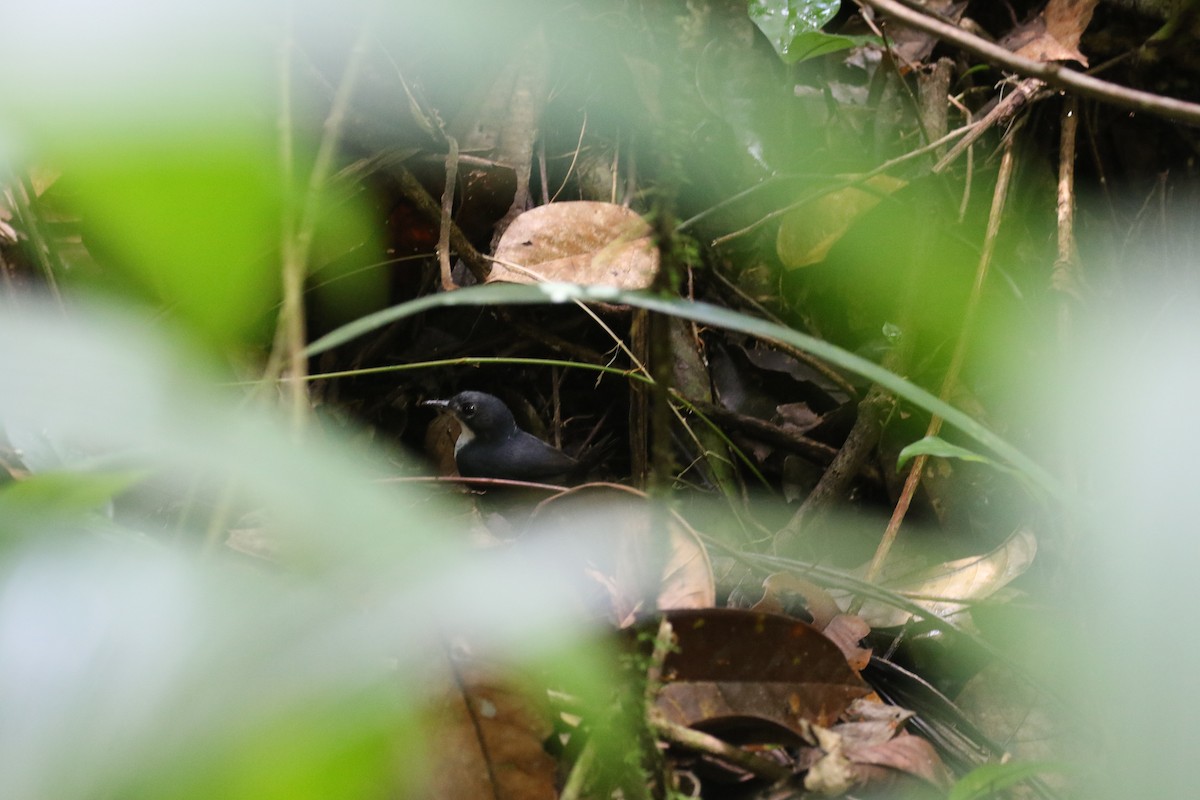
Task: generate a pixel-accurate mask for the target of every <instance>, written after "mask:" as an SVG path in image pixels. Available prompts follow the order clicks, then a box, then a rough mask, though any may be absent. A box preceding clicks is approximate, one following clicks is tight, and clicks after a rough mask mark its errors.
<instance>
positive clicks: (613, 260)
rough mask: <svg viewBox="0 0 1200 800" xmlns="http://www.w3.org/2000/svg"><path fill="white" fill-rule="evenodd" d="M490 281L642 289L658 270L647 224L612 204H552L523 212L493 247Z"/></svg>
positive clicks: (581, 201) (656, 255)
mask: <svg viewBox="0 0 1200 800" xmlns="http://www.w3.org/2000/svg"><path fill="white" fill-rule="evenodd" d="M495 258H496V262H495V264H494V265H493V267H492V272H491V274H490V275H488V282H489V283H492V282H496V281H504V282H508V283H539V282H541V281H565V282H568V283H578V284H583V285H586V286H616V287H618V288H621V289H646V288H648V287H649V286H650V284H651V283H652V282H653V281H654V275H655V273H657V272H658V249H657V248H656V247H655V246H654V244H653V242H652V241H651V239H650V226H649V225H648V224H647V223H646V221H645V220H644V219H642V218H641V217H640V216H638V214H637V213H636V212H634V211H631V210H630V209H628V208H625V207H623V206H619V205H614V204H612V203H597V202H592V201H587V200H580V201H576V202H570V203H551V204H549V205H545V206H538V207H537V208H533V209H530V210H529V211H526V212H525V213H524V214H521V215H520V216H519V217H517V218H516V219H515V220H513V222H512V224H511V225H509V226H508V229H507V230H505V232H504V236H503V237H501V239H500V243H499V244H498V245H497V247H496V256H495Z"/></svg>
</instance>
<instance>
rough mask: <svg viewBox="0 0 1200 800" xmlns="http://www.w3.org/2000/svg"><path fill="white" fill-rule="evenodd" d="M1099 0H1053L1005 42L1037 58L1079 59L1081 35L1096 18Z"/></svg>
mask: <svg viewBox="0 0 1200 800" xmlns="http://www.w3.org/2000/svg"><path fill="white" fill-rule="evenodd" d="M1097 2H1098V0H1050V2H1049V3H1047V4H1046V7H1045V8H1044V9H1042V11H1041V13H1039V14H1038V15H1037V16H1035V17H1033V18H1032V19H1031V20H1029V21H1028V22H1025V23H1022V24H1021V25H1020V26H1018V27H1017V28H1016V29H1014V30H1013V31H1012V32H1011V33H1009V34H1008V36H1006V37H1004V40H1003V41H1002V42H1001V44H1003V45H1004V46H1005V47H1007V48H1008V49H1009V50H1012V51H1013V52H1015V53H1016V54H1017V55H1019V56H1023V57H1025V58H1028V59H1031V60H1033V61H1078V62H1079V63H1080V64H1082V65H1083V66H1085V67H1086V66H1087V65H1088V60H1087V57H1086V56H1084V54H1083V53H1081V52H1079V38H1080V37H1081V36H1082V35H1083V32H1084V31H1085V30H1087V26H1088V23H1090V22H1091V21H1092V12H1093V11H1095V10H1096V4H1097Z"/></svg>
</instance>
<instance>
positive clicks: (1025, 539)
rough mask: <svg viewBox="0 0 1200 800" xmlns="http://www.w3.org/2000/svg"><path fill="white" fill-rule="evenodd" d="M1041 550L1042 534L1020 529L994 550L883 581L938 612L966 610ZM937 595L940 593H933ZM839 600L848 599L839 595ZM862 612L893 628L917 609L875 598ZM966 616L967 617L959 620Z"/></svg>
mask: <svg viewBox="0 0 1200 800" xmlns="http://www.w3.org/2000/svg"><path fill="white" fill-rule="evenodd" d="M1035 555H1037V539H1036V538H1034V536H1033V534H1032V533H1031V532H1030V531H1028V530H1026V529H1024V528H1021V529H1018V530H1017V531H1015V532H1014V533H1013V534H1012V535H1011V536H1009V537H1008V538H1007V539H1006V540H1005V541H1004V542H1003V543H1002V544H1001V545H1000V546H999V547H997V548H996V549H995V550H992V551H991V552H990V553H985V554H983V555H979V556H971V557H969V558H960V559H957V560H955V561H948V562H945V563H943V564H938V565H936V566H933V567H929V568H927V569H923V570H919V571H917V572H914V573H911V574H907V575H896V576H888V577H886V578H885V579H884V580H883V581H882V585H883V586H884V587H885V588H887V589H888V590H890V591H893V592H896V593H897V594H901V595H906V596H909V597H911V598H912V601H913V602H914V603H916V604H917V605H919V606H921V607H923V608H925V609H926V610H927V611H928V612H929V614H930V615H931V616H933V617H937V618H941V619H946V618H951V617H954V616H956V615H961V614H963V612H964V611H965V610H966V608H967V603H968V602H972V601H978V600H983V599H985V598H987V597H990V596H991V595H992V594H994V593H996V592H997V591H999V590H1000V589H1001V588H1003V587H1004V586H1006V585H1008V584H1009V583H1010V582H1011V581H1012V580H1014V579H1015V578H1016V577H1017V576H1019V575H1021V574H1022V573H1024V572H1025V570H1026V569H1028V568H1029V565H1030V564H1032V563H1033V559H1034V556H1035ZM930 598H936V599H930ZM839 602H847V603H848V602H849V597H848V596H845V595H843V596H839ZM859 615H860V616H861V617H862V618H863V619H865V620H866V621H867V622H868V623H869V624H870V625H871V627H873V628H890V627H895V626H899V625H903V624H904V623H906V622H908V620H909V619H910V618H911V617H912V614H911V613H909V612H908V611H905V610H903V609H898V608H895V607H894V606H891V605H887V604H886V603H883V602H880V601H876V600H871V601H868V602H867V603H866V604H865V605H863V607H862V609H861V611H860V612H859ZM958 621H959V622H962V620H961V619H960V620H958Z"/></svg>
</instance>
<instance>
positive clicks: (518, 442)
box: [421, 392, 577, 481]
mask: <svg viewBox="0 0 1200 800" xmlns="http://www.w3.org/2000/svg"><path fill="white" fill-rule="evenodd" d="M421 405H423V406H432V407H434V408H440V409H442V410H444V411H447V412H449V413H451V414H453V415H454V417H455V418H456V419H457V420H458V422H459V425H460V426H461V427H462V432H461V433H460V434H459V435H458V441H457V442H455V444H454V463H455V464H457V465H458V473H459V474H460V475H462V476H463V477H464V478H504V479H507V480H515V481H545V480H551V479H554V478H561V477H563V476H565V475H566V473H568V472H570V471H571V470H572V469H573V468H575V467H576V465H577V462H576V461H575V459H573V458H571V457H570V456H568V455H567V454H566V453H564V452H563V451H561V450H559V449H558V448H557V447H552V446H551V445H549V444H546V443H545V442H543V441H542V440H541V439H539V438H537V437H536V436H534V435H533V434H531V433H526V432H525V431H523V430H521V429H520V428H519V427H517V421H516V420H515V419H514V418H513V414H512V412H511V411H509V409H508V406H506V405H505V404H504V401H503V400H501V399H500V398H499V397H496V396H495V395H492V394H487V393H486V392H459V393H458V394H456V395H454V397H451V398H450V399H449V400H426V401H425V402H423V403H421Z"/></svg>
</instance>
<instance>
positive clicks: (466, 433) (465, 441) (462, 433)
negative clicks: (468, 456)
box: [454, 422, 475, 456]
mask: <svg viewBox="0 0 1200 800" xmlns="http://www.w3.org/2000/svg"><path fill="white" fill-rule="evenodd" d="M459 428H460V430H459V433H458V441H456V442H455V443H454V455H456V456H457V455H458V451H459V450H462V449H463V448H464V447H466V446H467V445H469V444H470V443H471V442H472V441H473V440H474V439H475V432H474V431H473V430H471V429H470V428H468V427H467V426H466V425H463V424H462V423H461V422H460V423H459Z"/></svg>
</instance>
